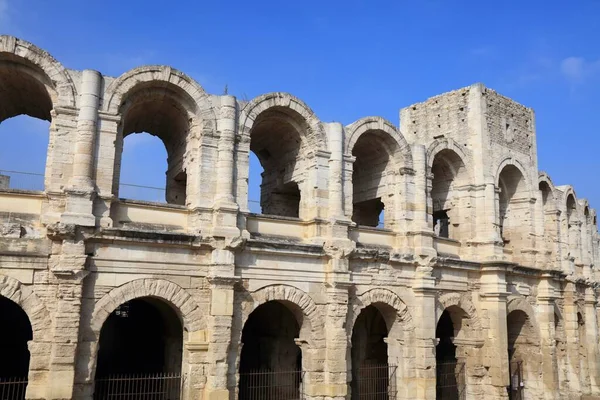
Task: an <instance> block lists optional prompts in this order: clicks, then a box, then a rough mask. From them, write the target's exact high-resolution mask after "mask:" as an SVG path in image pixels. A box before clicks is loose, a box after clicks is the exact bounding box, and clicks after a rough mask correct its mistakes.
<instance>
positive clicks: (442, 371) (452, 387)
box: [436, 362, 467, 400]
mask: <svg viewBox="0 0 600 400" xmlns="http://www.w3.org/2000/svg"><path fill="white" fill-rule="evenodd" d="M466 389H467V385H466V374H465V364H464V363H460V362H447V363H438V364H437V365H436V399H437V400H464V399H466V395H467V390H466Z"/></svg>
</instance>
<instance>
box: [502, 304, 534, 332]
mask: <svg viewBox="0 0 600 400" xmlns="http://www.w3.org/2000/svg"><path fill="white" fill-rule="evenodd" d="M512 311H522V312H524V313H525V314H526V315H527V318H528V320H529V323H530V324H531V327H532V329H533V333H534V334H535V335H536V337H538V338H539V337H540V328H539V325H538V323H537V319H536V317H535V310H534V309H533V307H532V306H531V304H529V302H528V301H527V300H526V299H525V298H523V297H520V296H509V297H508V301H507V302H506V315H508V314H510V313H511V312H512Z"/></svg>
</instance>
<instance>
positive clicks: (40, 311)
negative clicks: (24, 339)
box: [0, 275, 52, 341]
mask: <svg viewBox="0 0 600 400" xmlns="http://www.w3.org/2000/svg"><path fill="white" fill-rule="evenodd" d="M0 296H2V297H6V298H7V299H9V300H11V301H12V302H14V303H15V304H17V305H18V306H19V307H21V308H22V309H23V311H25V313H26V314H27V316H28V317H29V321H30V323H31V328H32V330H33V340H34V341H40V340H41V341H44V340H49V339H50V336H51V329H49V327H51V326H52V321H51V318H50V313H49V312H48V309H47V308H46V306H45V305H44V303H43V302H42V301H41V300H40V298H39V297H38V296H37V295H36V294H35V293H34V292H33V290H32V289H31V288H29V287H27V286H24V285H23V284H21V282H19V281H18V280H16V279H14V278H11V277H8V276H6V275H0Z"/></svg>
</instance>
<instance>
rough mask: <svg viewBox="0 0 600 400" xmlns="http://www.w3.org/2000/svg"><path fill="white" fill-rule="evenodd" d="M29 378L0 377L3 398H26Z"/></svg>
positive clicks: (14, 399)
mask: <svg viewBox="0 0 600 400" xmlns="http://www.w3.org/2000/svg"><path fill="white" fill-rule="evenodd" d="M26 390H27V378H23V377H18V378H0V399H1V400H24V399H25V391H26Z"/></svg>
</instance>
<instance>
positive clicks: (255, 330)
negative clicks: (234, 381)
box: [239, 301, 302, 400]
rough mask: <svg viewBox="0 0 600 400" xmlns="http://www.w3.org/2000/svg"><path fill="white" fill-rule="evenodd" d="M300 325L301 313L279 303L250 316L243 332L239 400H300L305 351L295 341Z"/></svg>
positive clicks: (258, 309) (272, 302) (260, 307)
mask: <svg viewBox="0 0 600 400" xmlns="http://www.w3.org/2000/svg"><path fill="white" fill-rule="evenodd" d="M289 306H290V307H294V306H292V305H291V304H290V305H289ZM295 311H297V310H295ZM301 326H302V318H301V316H300V313H299V312H292V311H291V310H290V308H288V304H284V303H283V302H280V301H269V302H267V303H264V304H262V305H260V306H259V307H257V308H256V310H254V311H253V312H252V313H251V314H250V316H249V317H248V320H247V321H246V323H245V325H244V329H243V330H242V352H241V355H240V367H239V368H240V369H239V372H240V383H239V399H240V400H250V399H257V398H260V399H264V400H275V399H298V398H299V396H300V387H301V381H302V352H301V350H300V348H299V347H298V345H297V344H296V340H295V339H297V338H298V337H299V335H300V328H301Z"/></svg>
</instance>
